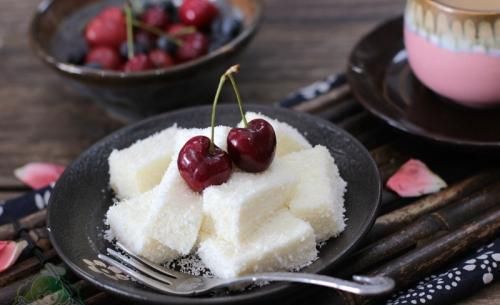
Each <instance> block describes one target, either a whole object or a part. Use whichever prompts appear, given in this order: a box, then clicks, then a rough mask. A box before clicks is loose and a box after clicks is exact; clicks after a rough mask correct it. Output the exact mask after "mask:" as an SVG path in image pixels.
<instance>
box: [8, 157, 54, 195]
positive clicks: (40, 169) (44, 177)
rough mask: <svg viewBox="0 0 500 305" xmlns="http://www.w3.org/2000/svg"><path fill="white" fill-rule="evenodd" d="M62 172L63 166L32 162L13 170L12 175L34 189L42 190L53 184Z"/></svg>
mask: <svg viewBox="0 0 500 305" xmlns="http://www.w3.org/2000/svg"><path fill="white" fill-rule="evenodd" d="M63 171H64V166H61V165H57V164H52V163H42V162H32V163H28V164H26V165H24V166H22V167H20V168H17V169H16V170H14V175H15V176H16V177H17V178H18V179H19V180H21V181H22V182H24V183H25V184H27V185H29V186H31V187H32V188H34V189H38V188H42V187H44V186H47V185H49V184H51V183H52V182H55V181H56V180H57V179H58V178H59V176H61V174H62V172H63Z"/></svg>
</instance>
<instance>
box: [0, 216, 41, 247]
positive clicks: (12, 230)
mask: <svg viewBox="0 0 500 305" xmlns="http://www.w3.org/2000/svg"><path fill="white" fill-rule="evenodd" d="M46 218H47V209H43V210H40V211H37V212H35V213H33V214H30V215H28V216H25V217H23V218H21V219H19V226H20V229H33V228H35V227H41V226H44V225H45V221H46ZM16 237H17V230H16V227H15V226H14V224H12V223H9V224H5V225H2V226H0V240H13V239H16Z"/></svg>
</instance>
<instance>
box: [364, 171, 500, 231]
mask: <svg viewBox="0 0 500 305" xmlns="http://www.w3.org/2000/svg"><path fill="white" fill-rule="evenodd" d="M499 178H500V171H499V170H494V171H487V172H482V173H480V174H478V175H475V176H472V177H470V178H467V179H465V180H462V181H460V182H458V183H456V184H455V185H453V186H451V187H449V188H447V189H445V190H443V191H441V192H439V193H436V194H433V195H429V196H427V197H424V198H422V199H420V200H417V201H415V202H414V203H412V204H409V205H406V206H404V207H402V208H400V209H397V210H395V211H392V212H390V213H388V214H385V215H382V216H380V217H379V218H377V220H376V221H375V224H374V225H373V228H372V230H371V231H370V233H369V234H368V236H367V237H366V240H372V241H373V240H378V239H380V238H382V237H383V236H386V235H388V234H390V233H392V232H395V231H397V230H398V229H400V228H401V227H403V226H404V225H406V224H409V223H411V222H412V221H413V220H415V219H416V218H418V217H419V216H421V215H424V214H425V213H429V212H432V211H435V210H437V209H439V208H441V207H443V206H445V205H447V204H449V203H450V202H452V201H454V200H457V199H458V198H460V197H463V196H467V195H469V194H471V193H472V192H474V191H476V190H478V189H479V188H481V187H483V186H485V185H488V184H489V183H491V182H492V181H494V180H496V179H499Z"/></svg>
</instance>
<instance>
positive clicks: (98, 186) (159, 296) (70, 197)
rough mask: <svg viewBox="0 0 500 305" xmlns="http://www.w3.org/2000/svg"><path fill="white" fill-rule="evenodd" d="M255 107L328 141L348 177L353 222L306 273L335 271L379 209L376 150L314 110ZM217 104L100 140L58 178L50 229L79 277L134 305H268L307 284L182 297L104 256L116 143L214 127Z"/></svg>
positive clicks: (231, 119) (232, 110)
mask: <svg viewBox="0 0 500 305" xmlns="http://www.w3.org/2000/svg"><path fill="white" fill-rule="evenodd" d="M245 108H246V110H248V111H255V112H262V113H263V114H265V115H268V116H271V117H273V118H276V119H278V120H280V121H283V122H287V123H289V124H290V125H292V126H294V127H296V128H297V129H298V130H300V131H302V132H303V133H304V134H305V136H306V137H307V139H308V140H309V141H310V142H311V143H312V144H314V145H316V144H322V145H324V146H326V147H327V148H328V149H329V150H330V153H331V154H332V155H333V156H334V158H335V160H336V163H337V165H338V167H339V171H340V173H341V175H342V177H343V178H344V179H345V180H346V181H347V183H348V187H347V192H346V194H345V200H346V201H345V209H346V214H345V217H346V219H347V226H346V229H345V231H344V232H343V233H342V234H341V235H340V236H339V237H337V238H335V239H332V240H329V241H327V242H326V243H325V245H324V246H322V247H321V249H320V251H319V258H318V259H317V260H316V261H315V262H314V263H312V264H311V265H309V266H307V267H305V268H304V269H302V270H301V271H303V272H310V273H328V272H331V271H332V270H334V268H335V266H337V265H338V264H339V262H341V261H342V260H343V259H345V258H347V257H348V256H349V252H350V251H352V250H353V249H354V247H355V246H356V245H357V244H358V243H359V241H360V240H361V238H362V237H363V236H364V235H365V233H366V232H368V230H369V229H370V228H371V226H372V224H373V221H374V220H375V216H376V214H377V210H378V207H379V201H380V194H381V181H380V175H379V173H378V169H377V166H376V164H375V162H374V161H373V159H372V157H371V156H370V153H369V152H368V151H367V150H366V149H365V148H364V147H363V145H362V144H361V143H359V142H358V141H357V140H356V139H354V138H353V137H352V136H351V135H350V134H348V133H347V132H346V131H344V130H342V129H341V128H339V127H337V126H335V125H333V124H332V123H330V122H328V121H324V120H322V119H319V118H317V117H314V116H312V115H308V114H305V113H298V112H294V111H291V110H287V109H282V108H274V107H270V106H257V105H253V106H251V105H248V106H247V107H245ZM210 111H211V107H210V106H203V107H194V108H187V109H184V110H178V111H175V112H168V113H165V114H162V115H158V116H155V117H152V118H150V119H147V120H143V121H140V122H138V123H136V124H133V125H129V126H127V127H124V128H123V129H120V130H118V131H116V132H114V133H112V134H111V135H109V136H108V137H106V138H104V139H102V140H101V141H99V142H98V143H96V144H94V145H93V146H92V147H90V148H89V149H88V150H87V151H85V152H84V153H82V155H80V157H79V158H78V159H77V160H76V161H75V162H73V163H72V164H71V165H70V166H69V167H68V168H67V169H66V171H65V172H64V174H63V175H62V176H61V178H60V179H59V180H58V181H57V184H56V186H55V188H54V191H53V193H52V195H51V197H50V203H49V211H48V229H49V232H50V238H51V241H52V245H53V246H54V249H56V251H57V253H58V254H59V256H60V257H61V258H62V259H63V261H64V262H65V263H66V264H67V265H68V266H69V267H70V268H71V269H72V270H73V271H74V272H76V273H77V274H78V275H80V276H81V277H83V278H84V279H86V280H88V281H90V282H91V283H93V284H95V285H96V286H98V287H100V288H101V289H104V290H106V291H109V292H111V293H114V294H115V295H118V296H121V297H122V298H125V299H128V300H131V301H132V300H133V304H137V303H150V304H197V305H199V304H235V303H238V304H242V303H245V304H257V303H259V304H261V303H262V302H264V301H265V302H268V301H271V300H274V301H278V300H279V301H278V302H280V304H281V302H282V301H283V298H285V297H288V296H291V295H292V294H293V293H294V291H295V292H297V291H300V288H301V286H298V285H290V284H278V283H274V284H270V285H266V286H263V287H259V288H255V289H252V290H245V291H241V292H234V293H223V294H213V295H202V296H198V297H182V296H175V295H171V294H164V293H159V292H157V291H154V290H151V289H148V288H146V287H144V286H143V285H140V284H138V283H136V282H133V281H130V280H128V278H127V277H125V276H124V275H123V274H121V273H120V272H117V270H116V269H115V268H113V267H110V266H107V265H106V264H105V263H103V262H102V261H100V260H98V259H97V254H99V253H104V252H105V250H106V248H107V247H109V246H110V245H109V243H108V242H107V241H106V240H105V238H104V236H103V231H104V218H105V216H104V215H105V213H106V211H107V210H108V208H109V206H110V205H112V204H113V192H112V191H111V190H110V188H109V187H108V184H109V175H108V170H109V168H108V157H109V154H110V153H111V151H112V150H113V149H115V148H118V149H120V148H124V147H127V146H129V145H130V144H132V143H134V142H135V141H137V140H138V139H142V138H144V137H147V136H149V135H151V134H153V133H155V132H157V131H160V130H162V129H163V128H166V127H169V126H171V125H172V124H174V123H177V124H178V125H179V126H182V127H206V126H208V125H209V123H210V122H209V121H210ZM239 120H240V114H239V112H238V107H236V106H235V105H219V107H218V109H217V123H218V124H224V125H228V126H234V125H235V124H236V123H237V122H239Z"/></svg>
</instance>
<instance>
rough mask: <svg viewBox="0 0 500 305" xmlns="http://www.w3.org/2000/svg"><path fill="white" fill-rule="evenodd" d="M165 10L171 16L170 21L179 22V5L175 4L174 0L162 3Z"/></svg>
mask: <svg viewBox="0 0 500 305" xmlns="http://www.w3.org/2000/svg"><path fill="white" fill-rule="evenodd" d="M160 5H161V7H162V8H163V10H164V11H165V12H166V13H167V14H168V16H169V17H170V21H171V22H172V23H174V22H177V21H178V20H179V19H178V18H177V7H176V6H175V4H174V2H173V1H170V0H169V1H165V2H163V3H161V4H160Z"/></svg>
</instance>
